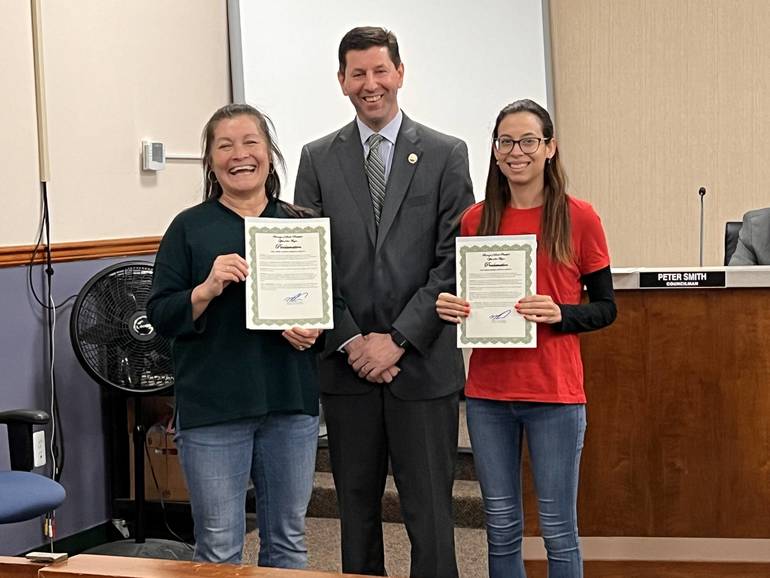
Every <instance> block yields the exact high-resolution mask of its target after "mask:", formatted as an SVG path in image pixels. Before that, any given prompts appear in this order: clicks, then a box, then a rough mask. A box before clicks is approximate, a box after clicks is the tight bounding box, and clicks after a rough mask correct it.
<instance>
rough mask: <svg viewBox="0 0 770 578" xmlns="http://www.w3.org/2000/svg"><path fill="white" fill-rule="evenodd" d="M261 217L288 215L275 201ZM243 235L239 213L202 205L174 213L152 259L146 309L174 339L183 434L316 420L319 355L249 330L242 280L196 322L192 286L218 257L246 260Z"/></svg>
mask: <svg viewBox="0 0 770 578" xmlns="http://www.w3.org/2000/svg"><path fill="white" fill-rule="evenodd" d="M262 216H263V217H273V218H290V217H291V215H289V214H288V213H287V211H286V209H285V207H284V206H283V205H282V204H281V203H278V202H276V201H270V202H269V203H268V205H267V207H266V208H265V210H264V212H263V213H262ZM244 236H245V235H244V223H243V218H242V217H241V216H240V215H238V214H237V213H235V212H233V211H231V210H230V209H228V208H227V207H225V206H224V205H222V204H221V203H219V202H218V201H206V202H204V203H201V204H200V205H197V206H195V207H191V208H190V209H187V210H186V211H183V212H182V213H180V214H179V215H177V217H176V218H175V219H174V220H173V222H172V223H171V225H170V226H169V228H168V230H167V231H166V234H165V235H164V236H163V240H162V241H161V243H160V248H159V249H158V255H157V257H156V258H155V273H154V276H153V283H152V294H151V295H150V299H149V302H148V305H147V312H148V315H149V318H150V321H151V323H152V324H153V326H154V327H155V328H156V329H157V331H158V333H160V334H161V335H165V336H167V337H170V338H172V340H171V350H172V355H173V359H174V376H175V386H174V393H175V396H176V407H177V412H178V424H179V427H180V429H188V428H193V427H198V426H204V425H211V424H217V423H223V422H227V421H232V420H238V419H244V418H251V417H256V416H261V415H265V414H267V413H271V412H286V413H295V412H296V413H304V414H308V415H318V366H317V361H316V352H315V351H313V350H312V349H311V350H307V351H302V352H300V351H297V350H295V349H294V348H293V347H292V346H291V345H290V344H289V342H288V341H286V339H284V338H283V337H282V336H281V332H280V331H274V330H273V331H267V330H257V331H255V330H249V329H246V305H245V299H246V290H245V283H231V284H230V285H228V286H227V287H226V288H225V290H224V291H223V292H222V294H221V295H220V296H219V297H216V298H214V299H213V300H212V301H211V303H209V305H208V307H207V308H206V310H205V311H204V312H203V314H202V315H201V316H200V317H199V318H198V319H197V320H196V321H195V322H193V319H192V302H191V301H190V297H191V293H192V290H193V288H194V287H195V286H197V285H199V284H200V283H202V282H203V281H204V280H205V279H206V277H208V274H209V272H210V271H211V265H212V263H213V262H214V259H215V258H216V257H217V256H218V255H225V254H229V253H238V254H239V255H241V256H242V257H243V256H245V253H244V252H245V241H244ZM313 349H315V348H313Z"/></svg>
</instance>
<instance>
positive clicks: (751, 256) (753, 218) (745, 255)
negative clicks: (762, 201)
mask: <svg viewBox="0 0 770 578" xmlns="http://www.w3.org/2000/svg"><path fill="white" fill-rule="evenodd" d="M730 265H770V208H767V209H757V210H755V211H749V212H748V213H746V214H745V215H743V225H742V226H741V232H740V233H739V234H738V246H737V247H736V248H735V253H733V256H732V257H731V258H730Z"/></svg>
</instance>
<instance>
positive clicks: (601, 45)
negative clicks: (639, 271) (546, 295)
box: [550, 0, 770, 266]
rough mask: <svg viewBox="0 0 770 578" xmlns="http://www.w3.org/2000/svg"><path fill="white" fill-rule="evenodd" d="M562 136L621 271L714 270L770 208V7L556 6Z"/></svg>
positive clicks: (595, 2)
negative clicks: (733, 223) (737, 230)
mask: <svg viewBox="0 0 770 578" xmlns="http://www.w3.org/2000/svg"><path fill="white" fill-rule="evenodd" d="M550 8H551V41H552V58H553V76H554V78H553V85H554V100H555V107H556V124H557V137H558V141H559V143H560V146H561V152H562V154H563V158H564V161H565V165H566V168H567V172H568V174H569V176H570V181H571V182H572V184H573V190H574V191H575V193H576V195H577V196H579V197H583V198H586V199H587V200H589V201H590V202H592V203H593V204H594V205H595V207H596V208H597V210H598V211H599V213H600V215H601V216H602V218H603V222H604V224H605V227H606V229H607V234H608V239H609V243H610V250H611V253H612V258H613V264H614V265H615V266H639V265H641V266H667V265H672V266H673V265H697V264H698V255H699V197H698V194H697V191H698V188H699V187H700V186H705V187H707V189H708V194H707V196H706V199H705V206H706V212H705V217H706V218H705V225H706V227H705V244H704V256H705V259H704V261H705V263H706V264H710V265H717V264H720V263H721V260H722V256H723V238H724V222H725V221H727V220H736V219H739V218H740V217H741V215H742V214H743V213H744V212H745V211H747V210H749V209H752V208H757V207H763V206H768V205H770V194H768V191H767V190H766V188H767V187H766V185H765V183H767V182H770V163H767V162H766V160H765V159H766V158H767V157H768V156H769V155H770V80H769V79H770V50H768V49H767V40H766V36H767V35H766V33H765V31H766V30H767V28H768V26H770V3H768V2H766V1H765V0H680V1H678V2H670V1H668V0H647V1H645V2H641V1H639V0H551V2H550Z"/></svg>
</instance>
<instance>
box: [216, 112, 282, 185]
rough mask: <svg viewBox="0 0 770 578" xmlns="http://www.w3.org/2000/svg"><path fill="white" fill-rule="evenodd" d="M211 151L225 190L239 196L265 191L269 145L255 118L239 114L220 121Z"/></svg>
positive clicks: (217, 173)
mask: <svg viewBox="0 0 770 578" xmlns="http://www.w3.org/2000/svg"><path fill="white" fill-rule="evenodd" d="M209 154H210V158H209V161H210V164H211V170H212V171H214V175H215V176H216V178H217V181H219V184H221V185H222V191H223V193H224V194H227V195H232V196H238V197H250V196H253V195H260V194H265V181H266V180H267V175H268V174H269V172H270V161H271V157H270V147H269V144H268V141H267V138H266V137H265V134H264V133H263V132H262V129H260V127H259V124H258V122H257V119H256V118H254V117H253V116H250V115H239V116H235V117H232V118H224V119H222V120H221V121H219V122H218V123H217V125H216V127H215V128H214V135H213V140H212V146H211V152H210V153H209Z"/></svg>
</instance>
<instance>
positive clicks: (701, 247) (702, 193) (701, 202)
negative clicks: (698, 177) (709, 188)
mask: <svg viewBox="0 0 770 578" xmlns="http://www.w3.org/2000/svg"><path fill="white" fill-rule="evenodd" d="M698 194H699V195H700V266H701V267H703V197H705V196H706V187H701V188H700V189H698Z"/></svg>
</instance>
